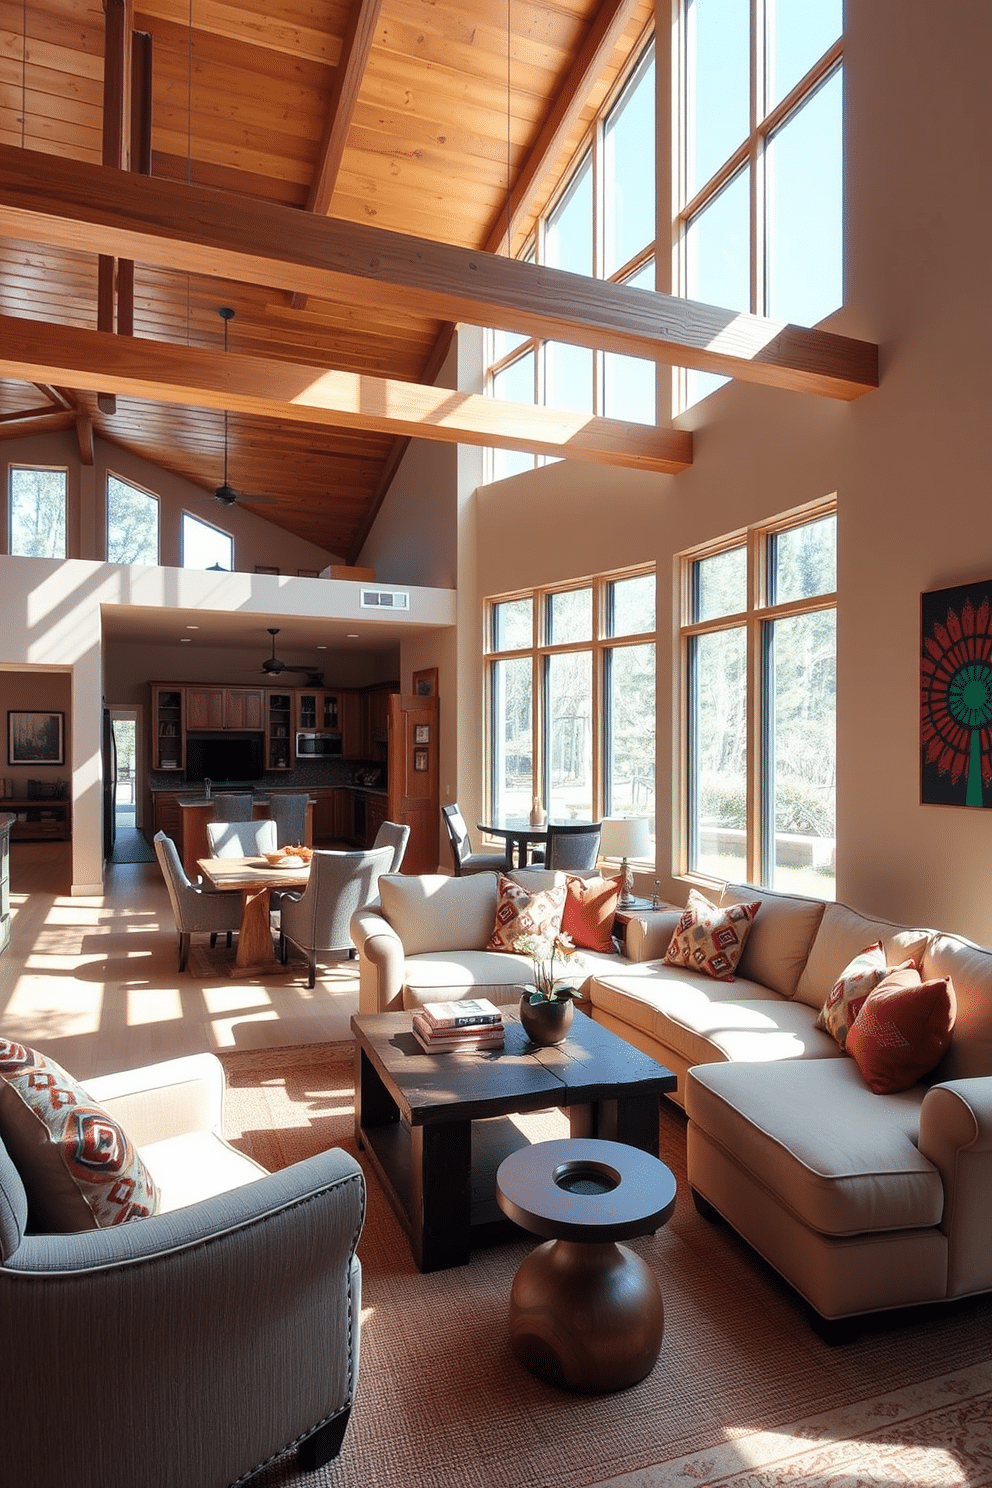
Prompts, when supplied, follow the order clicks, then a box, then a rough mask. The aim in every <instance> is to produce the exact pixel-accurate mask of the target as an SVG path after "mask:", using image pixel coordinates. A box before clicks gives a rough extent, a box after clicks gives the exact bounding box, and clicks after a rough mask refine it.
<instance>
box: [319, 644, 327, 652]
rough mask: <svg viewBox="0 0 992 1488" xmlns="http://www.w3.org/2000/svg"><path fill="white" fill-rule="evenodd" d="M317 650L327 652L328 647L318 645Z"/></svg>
mask: <svg viewBox="0 0 992 1488" xmlns="http://www.w3.org/2000/svg"><path fill="white" fill-rule="evenodd" d="M317 650H318V651H326V650H327V647H326V646H320V645H318V647H317Z"/></svg>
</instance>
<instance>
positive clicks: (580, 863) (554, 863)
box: [544, 822, 602, 871]
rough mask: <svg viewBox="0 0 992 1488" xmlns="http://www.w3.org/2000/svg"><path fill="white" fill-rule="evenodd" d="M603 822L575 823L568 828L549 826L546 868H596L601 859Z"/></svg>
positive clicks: (545, 858)
mask: <svg viewBox="0 0 992 1488" xmlns="http://www.w3.org/2000/svg"><path fill="white" fill-rule="evenodd" d="M601 833H602V823H601V822H575V823H571V822H570V823H569V825H568V826H554V825H552V824H550V823H549V825H548V843H547V847H546V848H545V851H544V864H545V867H546V868H575V869H578V870H580V871H581V870H584V869H589V868H595V866H596V863H597V861H598V858H599V839H600V835H601Z"/></svg>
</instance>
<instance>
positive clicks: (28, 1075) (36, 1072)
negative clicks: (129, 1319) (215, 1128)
mask: <svg viewBox="0 0 992 1488" xmlns="http://www.w3.org/2000/svg"><path fill="white" fill-rule="evenodd" d="M0 1137H2V1138H3V1141H4V1144H5V1146H6V1148H7V1151H8V1152H9V1154H10V1157H11V1159H12V1161H13V1163H14V1165H15V1167H16V1168H17V1170H18V1172H19V1173H20V1176H21V1182H22V1183H23V1184H24V1189H25V1192H26V1193H27V1196H28V1208H29V1212H30V1220H31V1227H32V1229H35V1230H41V1231H44V1232H47V1233H54V1234H71V1233H74V1232H75V1231H77V1230H97V1229H105V1228H107V1227H108V1226H110V1225H115V1224H122V1223H124V1222H125V1221H126V1220H129V1219H144V1218H145V1217H146V1216H147V1215H149V1214H154V1213H155V1210H156V1208H157V1205H158V1192H157V1190H156V1187H155V1182H154V1179H153V1178H152V1176H151V1174H150V1173H149V1172H148V1169H147V1168H146V1167H145V1165H144V1163H143V1162H142V1161H141V1158H140V1157H139V1156H138V1153H137V1152H136V1150H135V1148H134V1144H133V1143H132V1142H131V1140H130V1138H129V1137H128V1136H127V1134H126V1132H124V1131H123V1130H122V1128H121V1126H120V1124H119V1123H118V1122H117V1121H115V1120H114V1118H113V1117H112V1116H111V1115H110V1114H109V1112H107V1111H105V1110H104V1109H103V1107H102V1106H98V1105H97V1104H96V1103H95V1102H94V1101H92V1100H91V1099H90V1097H89V1096H88V1095H87V1093H86V1091H85V1090H84V1089H83V1088H82V1086H81V1085H77V1083H76V1081H75V1080H74V1079H73V1078H72V1076H71V1075H69V1074H67V1073H66V1071H65V1070H64V1069H63V1068H62V1066H61V1065H60V1064H56V1062H55V1060H54V1059H48V1058H47V1057H46V1056H45V1055H44V1054H38V1053H36V1052H35V1050H34V1049H28V1048H26V1047H25V1046H24V1045H23V1044H15V1043H11V1042H10V1041H9V1040H8V1039H0Z"/></svg>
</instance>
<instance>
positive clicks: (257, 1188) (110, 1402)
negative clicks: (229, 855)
mask: <svg viewBox="0 0 992 1488" xmlns="http://www.w3.org/2000/svg"><path fill="white" fill-rule="evenodd" d="M233 897H235V898H236V897H237V896H233ZM0 1050H2V1057H0V1076H2V1080H0V1083H3V1084H5V1085H9V1086H10V1087H11V1088H10V1089H6V1090H5V1091H4V1094H5V1097H9V1096H11V1095H12V1094H13V1088H15V1087H16V1086H17V1085H20V1086H21V1087H23V1086H24V1083H25V1080H24V1078H23V1077H24V1076H25V1075H26V1076H30V1073H31V1069H32V1068H34V1067H38V1065H39V1059H40V1060H41V1065H42V1067H43V1069H44V1070H45V1073H46V1078H47V1079H48V1080H49V1081H50V1082H51V1081H54V1086H55V1087H56V1093H58V1091H60V1090H61V1089H62V1088H63V1087H66V1088H68V1089H69V1090H70V1094H71V1096H72V1100H71V1102H70V1104H72V1106H73V1109H74V1110H76V1111H78V1112H79V1113H80V1117H79V1118H77V1119H81V1117H82V1115H84V1114H85V1115H86V1116H87V1117H89V1116H90V1113H91V1112H92V1113H94V1114H95V1116H96V1117H98V1118H99V1120H100V1121H101V1122H102V1124H101V1125H100V1126H99V1129H98V1135H99V1136H100V1138H103V1139H105V1140H104V1145H103V1146H102V1147H101V1148H100V1151H101V1153H104V1152H109V1157H108V1159H107V1160H108V1161H112V1160H113V1159H114V1158H116V1157H117V1155H118V1154H119V1153H121V1154H123V1156H124V1158H125V1162H124V1164H123V1166H124V1167H125V1169H126V1175H125V1176H127V1175H129V1174H130V1172H131V1167H132V1163H133V1154H134V1150H135V1149H136V1150H137V1154H138V1156H139V1157H140V1159H141V1162H142V1163H143V1164H144V1168H145V1169H146V1170H147V1172H148V1173H150V1175H151V1178H152V1180H153V1182H154V1184H155V1187H156V1188H157V1190H158V1203H157V1212H155V1213H152V1214H150V1215H147V1217H133V1218H130V1219H128V1220H127V1221H126V1222H125V1223H109V1222H108V1223H107V1224H106V1227H105V1228H99V1229H94V1228H88V1229H83V1228H80V1221H79V1220H78V1218H76V1217H75V1215H74V1214H68V1213H66V1205H67V1204H70V1205H72V1206H74V1207H85V1205H86V1199H85V1197H84V1191H83V1190H84V1185H85V1181H86V1179H87V1177H90V1178H92V1174H87V1172H85V1171H84V1170H83V1169H84V1165H83V1164H81V1163H75V1164H73V1166H72V1167H71V1168H69V1167H66V1166H64V1165H63V1166H60V1160H59V1159H58V1157H57V1155H55V1158H54V1162H53V1161H52V1160H51V1159H52V1154H51V1153H44V1154H40V1153H39V1144H38V1142H37V1141H35V1142H34V1143H33V1151H32V1152H31V1153H29V1154H27V1155H26V1154H25V1152H24V1149H23V1144H21V1143H18V1141H17V1130H18V1125H19V1124H20V1125H23V1120H21V1121H20V1123H18V1120H17V1118H16V1117H12V1116H11V1107H12V1106H13V1107H15V1108H17V1114H18V1116H19V1114H20V1104H21V1101H20V1098H15V1099H14V1100H13V1101H10V1100H6V1101H5V1103H4V1108H3V1109H4V1124H3V1129H2V1140H0V1315H2V1317H3V1319H4V1329H5V1336H7V1338H8V1341H9V1342H10V1343H11V1345H13V1341H14V1340H16V1347H14V1346H10V1347H8V1348H5V1349H4V1350H3V1351H2V1357H0V1400H2V1401H3V1423H4V1425H3V1462H4V1482H7V1483H10V1484H12V1485H13V1484H15V1483H19V1484H27V1483H35V1484H42V1483H44V1484H65V1485H66V1488H68V1485H70V1484H71V1485H72V1488H137V1485H138V1484H143V1483H154V1484H155V1485H156V1488H190V1485H193V1484H197V1485H203V1488H206V1485H208V1484H213V1485H221V1484H227V1483H234V1482H238V1483H241V1482H244V1481H246V1480H247V1479H248V1478H249V1477H250V1476H251V1475H252V1474H253V1473H254V1472H255V1471H256V1470H257V1469H258V1468H259V1467H260V1466H262V1465H263V1464H264V1463H265V1462H267V1461H268V1460H270V1459H271V1458H272V1457H274V1456H276V1455H278V1454H279V1453H281V1452H283V1451H284V1450H286V1449H287V1448H288V1447H290V1446H294V1447H296V1449H297V1462H298V1465H299V1467H300V1469H301V1470H304V1471H308V1472H312V1471H315V1470H316V1469H317V1468H319V1467H321V1466H322V1465H323V1464H324V1463H325V1462H327V1461H329V1460H330V1458H331V1457H333V1456H335V1455H336V1454H337V1452H338V1451H339V1450H340V1447H341V1445H342V1442H343V1439H344V1435H345V1429H346V1427H347V1423H348V1417H349V1413H350V1411H351V1407H352V1404H353V1401H354V1398H355V1391H356V1388H357V1384H358V1355H359V1317H360V1314H361V1265H360V1263H359V1260H358V1257H357V1255H356V1249H355V1248H356V1245H357V1242H358V1238H359V1236H360V1234H361V1231H362V1224H363V1219H364V1213H365V1183H364V1179H363V1176H362V1171H361V1168H360V1167H359V1165H358V1163H357V1162H356V1161H355V1160H354V1158H352V1157H351V1156H350V1155H349V1154H348V1153H346V1152H344V1151H343V1150H342V1149H341V1148H330V1149H329V1150H328V1151H325V1152H320V1153H318V1154H317V1155H316V1156H314V1157H310V1158H307V1159H305V1160H304V1161H303V1162H298V1163H295V1164H293V1165H292V1166H290V1167H287V1168H284V1169H282V1170H281V1171H280V1172H276V1173H267V1172H266V1171H265V1169H264V1168H262V1167H260V1166H259V1165H258V1164H257V1163H256V1162H254V1161H253V1160H252V1159H251V1158H249V1157H247V1156H245V1155H244V1154H243V1153H241V1152H238V1151H237V1150H236V1149H235V1148H234V1147H232V1146H230V1145H229V1144H228V1143H227V1142H226V1141H225V1140H224V1138H223V1126H222V1115H223V1109H222V1102H223V1096H224V1072H223V1069H222V1067H221V1065H220V1063H219V1061H218V1060H217V1058H216V1057H215V1056H214V1055H213V1054H197V1055H192V1056H188V1057H186V1058H182V1059H176V1060H170V1061H168V1062H167V1063H164V1064H158V1065H154V1066H151V1067H150V1068H146V1069H140V1070H131V1071H128V1072H126V1073H123V1074H114V1075H109V1076H104V1077H101V1078H97V1079H91V1080H86V1081H82V1082H77V1081H74V1080H72V1078H71V1077H69V1076H66V1073H65V1071H64V1070H62V1069H61V1067H59V1066H52V1064H51V1062H50V1061H45V1060H44V1056H39V1055H38V1053H37V1052H36V1051H35V1050H28V1049H26V1048H25V1047H24V1046H23V1045H18V1044H14V1043H9V1042H2V1043H0ZM18 1073H20V1074H21V1076H22V1078H21V1080H20V1081H18V1079H17V1076H18ZM87 1102H92V1103H94V1104H92V1105H89V1104H87ZM49 1104H50V1105H52V1109H53V1110H54V1105H53V1104H52V1103H51V1102H50V1103H49ZM36 1109H37V1100H36V1099H34V1100H32V1102H31V1110H25V1115H26V1116H27V1117H29V1118H30V1119H31V1120H33V1122H34V1124H35V1126H38V1125H40V1124H41V1123H40V1120H39V1118H38V1117H37V1115H32V1112H34V1111H36ZM46 1114H48V1113H46ZM49 1120H50V1121H52V1124H53V1125H54V1126H57V1125H58V1123H57V1122H56V1121H54V1120H53V1118H52V1116H51V1115H50V1114H49ZM118 1126H119V1129H120V1134H121V1140H120V1141H119V1142H118V1141H116V1140H115V1141H114V1143H112V1144H108V1142H107V1141H106V1134H107V1132H109V1131H113V1132H115V1133H116V1131H117V1130H118ZM47 1146H48V1147H49V1148H52V1147H54V1146H55V1143H54V1142H53V1141H50V1142H49V1143H48V1144H47ZM111 1149H112V1150H111ZM129 1181H130V1180H129ZM77 1185H79V1186H78V1188H77ZM105 1186H107V1187H109V1183H107V1184H106V1185H105ZM125 1192H131V1193H133V1192H134V1190H133V1189H131V1188H130V1187H129V1188H127V1189H125ZM53 1198H54V1202H55V1204H56V1205H57V1208H56V1212H55V1213H54V1214H47V1215H46V1217H45V1220H44V1222H41V1221H40V1220H38V1218H37V1216H38V1214H39V1213H40V1212H43V1211H42V1210H40V1209H39V1206H41V1205H44V1206H45V1207H46V1208H50V1207H51V1205H52V1203H53ZM94 1370H96V1374H97V1375H98V1376H99V1380H98V1381H97V1378H96V1375H95V1374H94ZM94 1389H96V1390H97V1396H98V1409H95V1407H96V1405H97V1400H96V1399H95V1397H94Z"/></svg>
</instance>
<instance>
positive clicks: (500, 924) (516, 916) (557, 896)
mask: <svg viewBox="0 0 992 1488" xmlns="http://www.w3.org/2000/svg"><path fill="white" fill-rule="evenodd" d="M566 893H567V885H566V884H558V885H556V886H554V887H553V888H550V889H541V890H539V891H538V892H537V893H536V894H531V893H530V892H528V890H527V889H525V888H524V887H523V885H522V884H518V883H514V882H513V879H512V878H507V877H506V875H505V874H504V873H501V874H500V876H499V892H498V897H497V901H496V924H495V926H494V927H493V933H492V936H491V937H490V940H489V944H488V945H487V946H486V950H487V951H526V952H527V953H528V954H531V955H535V956H550V954H551V948H552V946H553V945H554V943H555V939H556V937H557V936H558V935H560V934H561V917H562V913H563V911H564V909H565V895H566Z"/></svg>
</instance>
